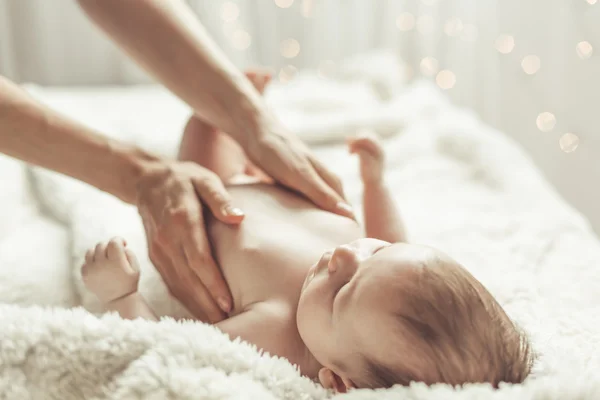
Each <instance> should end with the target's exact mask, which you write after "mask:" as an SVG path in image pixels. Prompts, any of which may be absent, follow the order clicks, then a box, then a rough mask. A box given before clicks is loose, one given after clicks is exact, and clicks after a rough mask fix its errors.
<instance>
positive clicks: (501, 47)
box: [496, 35, 515, 54]
mask: <svg viewBox="0 0 600 400" xmlns="http://www.w3.org/2000/svg"><path fill="white" fill-rule="evenodd" d="M514 48H515V38H514V37H512V36H510V35H500V36H498V38H497V39H496V50H498V51H499V52H500V53H502V54H509V53H511V52H512V51H513V50H514Z"/></svg>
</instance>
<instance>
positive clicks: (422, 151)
mask: <svg viewBox="0 0 600 400" xmlns="http://www.w3.org/2000/svg"><path fill="white" fill-rule="evenodd" d="M367 61H368V59H367ZM367 61H365V62H363V63H357V62H356V61H355V62H354V63H348V64H346V65H345V67H344V68H343V69H342V73H341V75H340V78H339V80H337V81H323V80H320V78H318V77H316V76H313V75H311V74H306V75H303V76H300V77H299V78H298V79H297V80H296V81H293V83H292V84H288V85H277V86H274V87H273V88H271V89H270V90H269V92H268V93H267V96H268V101H269V103H270V104H271V105H272V106H273V107H274V109H275V110H276V112H277V113H278V114H279V115H280V116H281V118H282V119H283V120H284V121H285V122H286V123H287V124H288V125H289V126H290V127H291V128H292V129H294V130H295V131H296V132H299V134H300V136H301V137H303V138H304V139H305V140H307V141H308V142H309V143H311V144H312V145H313V146H314V148H315V151H316V153H317V154H318V155H319V157H322V158H323V160H325V162H326V163H328V165H330V166H331V168H332V169H333V170H334V171H335V172H337V173H338V174H340V176H341V177H342V179H343V181H344V183H345V188H346V191H347V194H348V197H349V199H350V200H351V201H352V202H353V204H355V205H356V207H359V206H360V191H361V186H360V184H359V181H358V178H357V177H358V176H357V166H356V160H354V159H353V158H351V157H350V156H349V155H348V154H347V153H346V150H345V147H344V146H343V144H340V140H342V139H343V137H344V136H346V135H348V134H351V133H352V132H354V131H356V130H357V129H360V128H365V127H368V128H371V129H374V130H375V131H377V132H378V133H379V134H380V135H382V136H383V137H385V139H384V140H385V143H386V151H387V160H388V174H387V179H388V182H389V184H390V185H391V187H392V188H393V190H394V194H395V196H396V200H397V201H398V202H399V204H400V206H401V209H402V213H403V215H404V217H405V220H406V225H407V227H408V232H409V236H410V239H411V241H412V242H418V243H423V244H429V245H432V246H436V247H439V248H440V249H442V250H443V251H445V252H447V253H449V254H450V255H451V256H453V257H455V258H456V259H458V260H459V261H460V262H462V263H463V264H464V265H465V266H466V267H467V268H468V269H469V270H470V271H471V272H472V273H473V274H474V275H475V276H476V277H477V278H478V279H479V280H480V281H481V282H482V283H483V284H484V285H486V286H487V287H488V289H489V290H490V291H491V292H492V294H494V295H495V296H496V298H497V299H498V300H499V302H500V303H501V304H502V305H503V306H504V308H505V309H506V311H507V312H508V313H509V315H510V316H511V317H512V318H513V319H514V320H516V321H517V322H518V323H519V324H520V325H521V326H522V327H523V328H524V329H525V330H526V331H527V332H528V333H529V335H530V337H531V340H532V342H533V346H534V349H535V350H536V352H537V353H538V355H539V358H538V360H537V361H536V364H535V368H534V376H533V378H532V379H530V380H529V381H528V382H527V383H526V384H525V385H523V386H516V387H512V388H509V387H507V388H503V389H502V390H499V391H495V392H493V391H491V389H490V388H488V387H486V386H473V387H468V388H466V389H464V390H462V391H453V390H452V389H450V388H447V387H437V388H432V389H427V388H425V387H422V386H420V385H415V386H414V387H411V388H397V389H393V390H392V391H387V392H373V391H357V392H355V393H353V394H350V395H347V397H346V398H349V399H363V398H364V399H366V398H368V399H370V398H387V396H390V398H392V396H397V395H398V394H403V395H406V398H410V399H434V398H442V397H443V398H456V399H474V398H486V399H487V398H497V399H520V398H523V399H525V398H527V399H530V398H540V396H541V397H543V398H548V399H551V398H552V399H553V398H556V399H559V398H561V399H563V398H581V399H583V398H597V397H598V395H600V382H599V379H598V374H597V372H596V371H598V369H599V367H600V351H599V350H598V349H599V348H600V321H598V315H600V313H599V311H600V290H599V288H600V243H599V242H598V238H597V237H596V236H595V235H594V233H593V232H592V230H591V228H590V227H589V225H588V223H587V221H586V220H585V219H584V218H582V216H581V215H579V214H578V213H577V212H576V211H574V210H573V209H572V208H571V207H569V206H568V205H567V204H566V203H565V202H564V201H563V200H562V199H561V198H560V197H559V196H558V195H557V194H556V192H555V191H554V190H553V189H552V188H551V187H550V186H549V185H548V184H547V183H546V181H545V180H544V178H543V177H542V176H541V175H540V173H539V172H538V171H537V170H536V168H535V167H534V166H533V165H532V164H531V162H530V161H529V159H528V157H527V156H526V155H525V154H524V153H523V152H522V151H521V150H520V149H519V148H518V147H517V146H516V145H515V144H514V143H513V142H512V141H511V140H509V139H508V138H507V137H505V136H504V135H502V134H501V133H499V132H496V131H494V130H493V129H491V128H489V127H487V126H486V125H485V124H483V123H481V122H480V121H478V120H477V118H476V116H475V115H473V114H472V113H471V112H469V111H465V110H460V109H457V108H456V107H454V106H452V105H451V104H449V103H448V102H447V100H446V99H445V97H444V96H443V94H441V93H440V92H438V91H437V90H436V89H435V88H434V87H433V86H432V85H430V84H428V83H426V82H417V83H413V84H410V85H405V84H404V83H403V82H402V79H401V75H399V68H398V74H397V75H394V74H390V73H389V71H390V70H393V68H394V65H395V64H394V59H393V58H390V57H388V58H385V59H384V61H381V59H378V63H377V65H380V67H378V68H379V69H378V68H373V67H372V65H371V64H369V63H368V62H367ZM28 89H29V90H30V92H31V93H32V94H33V95H34V96H36V97H38V98H39V99H40V100H42V101H44V102H46V103H48V104H51V105H52V106H54V107H56V108H58V109H59V110H61V111H63V112H64V113H66V114H68V115H70V116H72V117H74V118H77V119H79V120H81V121H84V122H86V123H88V124H91V125H93V126H94V127H96V128H99V129H101V130H102V131H104V132H108V133H110V134H111V135H114V136H117V137H121V138H123V139H125V140H129V141H133V142H135V143H138V144H139V145H141V146H143V147H145V148H148V149H150V150H152V151H156V152H160V153H161V154H164V155H173V154H174V151H175V148H176V146H177V141H178V139H179V136H180V134H181V130H182V128H183V125H184V123H185V119H186V117H187V116H188V115H189V110H188V109H187V108H186V107H185V106H184V105H182V104H181V103H180V102H179V101H177V100H176V99H174V98H173V97H171V96H170V95H168V94H167V93H165V92H164V91H163V90H162V89H160V88H159V87H156V86H141V87H129V88H71V89H66V88H54V89H52V88H40V87H35V86H29V87H28ZM0 170H1V171H2V179H1V180H0V205H1V206H0V221H2V223H1V224H0V266H1V268H0V271H1V272H0V273H1V275H0V301H2V302H3V303H7V304H11V305H2V306H0V314H1V315H2V317H3V320H4V322H3V323H4V324H5V326H6V327H7V328H6V329H5V330H4V332H3V333H0V366H2V369H0V393H12V394H19V395H22V396H23V397H22V398H43V397H39V396H41V392H40V391H41V390H43V389H44V390H48V388H51V390H50V391H49V392H48V393H51V394H52V396H55V398H79V397H80V396H82V395H86V396H92V395H96V396H99V397H98V398H148V397H147V396H149V395H150V394H153V395H154V396H156V398H163V397H164V396H163V397H161V394H162V395H165V394H169V395H171V396H172V398H196V396H200V397H207V398H238V397H239V396H241V394H242V393H243V394H244V395H243V396H242V397H243V398H290V399H292V398H294V399H295V398H326V397H329V396H330V394H328V393H326V392H325V391H323V390H321V389H319V388H318V387H316V386H315V385H313V384H312V383H311V382H310V381H308V380H306V379H303V378H300V377H299V376H298V375H297V374H296V372H295V370H294V369H293V368H292V367H291V366H290V365H289V364H288V363H287V362H285V361H283V360H275V359H270V358H268V357H266V356H260V355H259V354H258V353H257V352H256V351H255V350H253V349H252V348H251V346H247V345H245V344H240V343H232V342H230V341H228V340H227V338H226V337H225V336H224V335H222V334H221V333H219V332H218V331H216V330H215V329H213V328H212V327H210V326H204V325H202V324H198V323H188V324H181V323H176V322H174V321H170V320H165V321H163V322H161V323H159V324H151V323H148V322H146V321H133V322H132V321H121V320H119V319H118V318H116V317H115V316H106V317H103V318H96V317H94V316H92V315H91V314H88V313H86V312H85V311H83V310H81V309H80V310H77V311H71V310H62V309H58V310H53V311H51V310H49V309H42V308H39V307H29V306H35V305H37V306H58V307H73V306H79V305H82V306H84V307H85V308H86V309H88V310H90V311H96V310H97V307H98V304H97V303H96V301H95V300H94V298H93V297H92V296H90V295H89V294H88V293H86V292H85V291H84V290H83V288H82V286H81V282H80V280H79V279H78V276H77V273H76V271H77V270H78V268H79V265H80V264H81V260H82V258H83V254H84V251H85V250H86V249H87V247H88V246H90V245H92V244H94V243H95V242H96V241H99V240H106V239H107V238H109V237H111V236H114V235H123V236H125V237H127V239H128V241H129V243H130V246H131V247H132V248H133V250H134V251H135V252H136V253H137V254H139V255H140V256H141V257H140V258H141V262H142V264H143V265H142V268H143V269H144V272H143V275H142V276H143V279H142V282H141V288H142V289H141V290H142V291H143V292H144V293H145V294H146V296H147V297H148V298H149V301H150V303H151V304H152V306H153V307H154V308H155V309H156V311H157V313H159V314H161V315H184V314H185V313H184V312H183V311H182V310H181V307H180V306H179V305H178V304H176V303H175V302H173V301H169V300H167V296H166V290H165V288H164V285H163V284H162V282H161V281H160V279H159V278H158V276H157V274H156V272H155V271H153V269H152V267H151V265H150V263H149V260H148V258H147V256H146V255H145V254H146V248H145V243H144V237H143V230H142V227H141V223H140V221H139V218H138V216H137V213H136V210H135V209H134V208H133V207H131V206H127V205H124V204H122V203H121V202H119V201H118V200H116V199H114V198H112V197H110V196H108V195H105V194H101V193H99V192H98V191H96V190H95V189H93V188H90V187H88V186H86V185H84V184H81V183H79V182H75V181H73V180H71V179H69V178H65V177H62V176H59V175H57V174H54V173H50V172H48V171H44V170H42V169H39V168H32V167H30V166H26V165H23V164H22V163H19V162H17V161H15V160H10V159H8V158H5V157H1V156H0ZM182 313H183V314H182ZM199 338H201V339H199ZM49 366H51V367H52V366H53V367H52V368H49ZM59 371H62V372H60V373H59ZM9 390H12V392H8V391H9ZM200 394H202V395H200ZM27 396H29V397H27ZM36 396H37V397H36ZM145 396H146V397H145ZM440 396H442V397H440ZM0 397H1V396H0ZM9 397H10V396H9ZM340 397H341V396H340ZM401 398H402V397H401Z"/></svg>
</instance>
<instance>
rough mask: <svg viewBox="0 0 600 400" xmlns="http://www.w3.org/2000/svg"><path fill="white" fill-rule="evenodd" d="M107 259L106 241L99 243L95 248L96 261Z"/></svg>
mask: <svg viewBox="0 0 600 400" xmlns="http://www.w3.org/2000/svg"><path fill="white" fill-rule="evenodd" d="M105 259H106V243H98V244H97V245H96V248H95V249H94V261H95V262H98V261H102V260H105Z"/></svg>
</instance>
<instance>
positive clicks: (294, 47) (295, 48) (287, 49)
mask: <svg viewBox="0 0 600 400" xmlns="http://www.w3.org/2000/svg"><path fill="white" fill-rule="evenodd" d="M280 50H281V55H282V56H284V57H285V58H294V57H296V56H297V55H298V54H300V43H298V41H297V40H296V39H285V40H284V41H282V42H281V47H280Z"/></svg>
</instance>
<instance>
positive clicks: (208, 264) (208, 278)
mask: <svg viewBox="0 0 600 400" xmlns="http://www.w3.org/2000/svg"><path fill="white" fill-rule="evenodd" d="M183 237H184V238H185V239H184V240H183V243H182V244H183V250H184V253H185V256H186V258H187V261H188V263H189V266H190V268H191V270H192V271H194V274H195V275H196V276H197V277H198V278H199V279H200V281H202V284H203V285H204V287H206V289H207V290H208V293H209V294H210V295H211V297H212V299H214V301H216V303H217V304H218V305H219V307H220V309H221V310H222V311H224V312H226V313H228V312H229V311H231V307H232V303H233V302H232V300H231V295H230V293H229V288H228V286H227V283H226V282H225V279H224V278H223V274H222V273H221V270H220V268H219V267H218V266H217V264H216V263H215V261H214V258H213V255H212V251H211V247H210V244H209V242H208V239H207V237H206V230H205V226H204V219H203V218H202V217H200V218H198V219H197V220H196V221H194V222H193V223H191V224H190V225H189V226H188V230H187V232H185V235H184V236H183Z"/></svg>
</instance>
